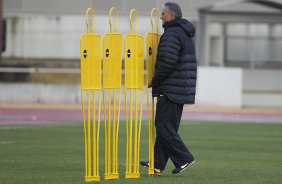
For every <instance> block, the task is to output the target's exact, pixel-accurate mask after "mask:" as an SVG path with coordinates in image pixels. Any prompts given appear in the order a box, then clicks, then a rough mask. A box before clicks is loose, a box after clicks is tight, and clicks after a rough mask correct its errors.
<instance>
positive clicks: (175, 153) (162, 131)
mask: <svg viewBox="0 0 282 184" xmlns="http://www.w3.org/2000/svg"><path fill="white" fill-rule="evenodd" d="M182 111H183V104H177V103H174V102H172V101H170V100H169V99H168V98H167V97H166V96H160V97H159V98H158V101H157V108H156V117H155V126H156V132H157V137H156V142H155V168H157V169H161V170H164V169H165V166H166V164H167V161H168V159H169V158H170V159H171V161H172V162H173V164H174V166H175V167H176V168H179V167H180V166H182V165H184V164H186V163H187V162H191V161H192V160H194V157H193V155H192V154H191V153H190V152H189V150H188V149H187V147H186V146H185V144H184V143H183V141H182V139H181V138H180V136H179V134H178V129H179V125H180V121H181V116H182Z"/></svg>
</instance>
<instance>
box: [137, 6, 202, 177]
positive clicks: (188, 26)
mask: <svg viewBox="0 0 282 184" xmlns="http://www.w3.org/2000/svg"><path fill="white" fill-rule="evenodd" d="M161 19H162V26H163V28H164V33H163V35H162V36H161V39H160V44H159V48H158V54H157V59H156V65H155V75H154V77H153V79H152V81H151V83H150V84H149V87H152V95H153V96H154V97H158V101H157V107H156V117H155V126H156V133H157V136H156V142H155V163H154V166H155V171H156V172H157V173H161V172H162V171H163V170H164V169H165V166H166V164H167V161H168V159H169V158H170V159H171V161H172V162H173V164H174V165H175V169H174V170H173V171H172V173H173V174H177V173H180V172H181V171H183V170H185V169H186V168H188V167H189V166H191V165H192V164H194V163H195V161H194V157H193V155H192V154H191V153H190V151H189V150H188V149H187V147H186V146H185V144H184V142H183V141H182V139H181V137H180V136H179V134H178V129H179V125H180V121H181V116H182V111H183V105H184V104H194V103H195V93H196V78H197V62H196V56H195V44H194V40H193V37H194V35H195V28H194V26H193V24H192V23H191V22H189V21H188V20H186V19H183V18H182V11H181V8H180V7H179V5H178V4H177V3H173V2H166V3H165V4H164V6H163V10H162V16H161ZM140 164H141V166H144V167H148V166H149V163H148V162H146V161H141V162H140Z"/></svg>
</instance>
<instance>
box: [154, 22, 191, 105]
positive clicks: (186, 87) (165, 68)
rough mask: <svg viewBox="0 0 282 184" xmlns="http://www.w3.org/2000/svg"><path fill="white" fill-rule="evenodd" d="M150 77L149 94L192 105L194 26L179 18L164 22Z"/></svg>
mask: <svg viewBox="0 0 282 184" xmlns="http://www.w3.org/2000/svg"><path fill="white" fill-rule="evenodd" d="M164 29H165V31H164V34H163V35H162V37H161V40H160V44H159V48H158V54H157V59H156V65H155V75H154V77H153V79H152V95H153V96H159V95H160V94H164V95H166V96H167V97H168V98H169V99H170V100H171V101H173V102H175V103H181V104H194V103H195V94H196V78H197V61H196V56H195V43H194V40H193V37H194V36H195V27H194V26H193V24H192V23H191V22H189V21H188V20H186V19H183V18H177V19H174V20H172V21H170V22H169V23H167V24H165V25H164Z"/></svg>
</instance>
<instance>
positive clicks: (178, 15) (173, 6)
mask: <svg viewBox="0 0 282 184" xmlns="http://www.w3.org/2000/svg"><path fill="white" fill-rule="evenodd" d="M164 6H165V7H167V8H168V9H169V10H170V11H172V12H174V13H175V18H181V17H182V11H181V8H180V6H179V4H177V3H175V2H165V3H164Z"/></svg>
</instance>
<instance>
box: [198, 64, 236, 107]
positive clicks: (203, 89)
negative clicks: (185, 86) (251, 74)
mask: <svg viewBox="0 0 282 184" xmlns="http://www.w3.org/2000/svg"><path fill="white" fill-rule="evenodd" d="M196 102H197V104H198V105H200V106H219V107H241V106H242V70H241V69H239V68H220V67H199V69H198V84H197V98H196Z"/></svg>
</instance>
